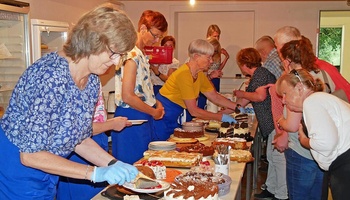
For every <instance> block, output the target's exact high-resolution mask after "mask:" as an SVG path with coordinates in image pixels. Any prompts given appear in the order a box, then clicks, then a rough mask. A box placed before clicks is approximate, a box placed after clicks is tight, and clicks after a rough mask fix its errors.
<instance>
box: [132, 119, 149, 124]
mask: <svg viewBox="0 0 350 200" xmlns="http://www.w3.org/2000/svg"><path fill="white" fill-rule="evenodd" d="M147 121H148V120H146V119H139V120H128V122H131V123H132V124H133V125H137V124H143V123H144V122H147Z"/></svg>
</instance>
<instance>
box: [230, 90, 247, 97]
mask: <svg viewBox="0 0 350 200" xmlns="http://www.w3.org/2000/svg"><path fill="white" fill-rule="evenodd" d="M244 93H245V91H243V90H234V91H233V95H234V96H236V97H237V98H242V97H244Z"/></svg>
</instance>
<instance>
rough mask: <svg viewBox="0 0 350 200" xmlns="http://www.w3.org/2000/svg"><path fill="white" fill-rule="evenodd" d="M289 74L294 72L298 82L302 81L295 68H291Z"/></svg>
mask: <svg viewBox="0 0 350 200" xmlns="http://www.w3.org/2000/svg"><path fill="white" fill-rule="evenodd" d="M290 74H294V75H295V76H296V77H297V78H298V79H299V81H300V83H303V81H301V77H300V74H299V73H298V71H297V70H295V69H293V70H292V71H290Z"/></svg>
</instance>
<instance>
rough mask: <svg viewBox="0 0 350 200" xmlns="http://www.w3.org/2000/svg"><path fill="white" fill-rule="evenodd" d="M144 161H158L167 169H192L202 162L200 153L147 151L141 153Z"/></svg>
mask: <svg viewBox="0 0 350 200" xmlns="http://www.w3.org/2000/svg"><path fill="white" fill-rule="evenodd" d="M143 156H144V160H148V161H154V160H156V161H160V162H162V163H163V164H164V165H165V166H168V167H192V166H196V165H198V163H199V162H200V161H201V160H202V158H203V155H202V154H201V153H187V152H178V151H154V150H147V151H145V152H144V153H143Z"/></svg>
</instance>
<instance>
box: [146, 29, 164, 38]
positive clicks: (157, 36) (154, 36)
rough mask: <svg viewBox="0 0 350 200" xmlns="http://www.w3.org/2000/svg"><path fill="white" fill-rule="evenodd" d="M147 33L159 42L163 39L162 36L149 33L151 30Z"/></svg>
mask: <svg viewBox="0 0 350 200" xmlns="http://www.w3.org/2000/svg"><path fill="white" fill-rule="evenodd" d="M148 32H149V33H150V34H151V35H152V37H153V38H154V39H155V40H156V39H159V40H161V39H163V37H164V36H162V35H161V36H159V35H156V34H154V33H153V32H152V31H151V29H148Z"/></svg>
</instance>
